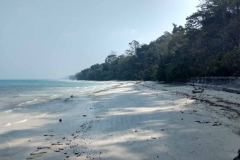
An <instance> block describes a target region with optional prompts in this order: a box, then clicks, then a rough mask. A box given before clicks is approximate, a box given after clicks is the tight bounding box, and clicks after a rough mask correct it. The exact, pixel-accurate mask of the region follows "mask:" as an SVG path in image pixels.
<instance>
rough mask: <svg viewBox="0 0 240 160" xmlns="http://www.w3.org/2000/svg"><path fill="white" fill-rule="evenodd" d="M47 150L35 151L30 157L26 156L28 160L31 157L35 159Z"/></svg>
mask: <svg viewBox="0 0 240 160" xmlns="http://www.w3.org/2000/svg"><path fill="white" fill-rule="evenodd" d="M45 153H47V152H33V153H31V154H30V157H28V158H26V160H30V159H34V158H36V157H40V156H42V155H44V154H45Z"/></svg>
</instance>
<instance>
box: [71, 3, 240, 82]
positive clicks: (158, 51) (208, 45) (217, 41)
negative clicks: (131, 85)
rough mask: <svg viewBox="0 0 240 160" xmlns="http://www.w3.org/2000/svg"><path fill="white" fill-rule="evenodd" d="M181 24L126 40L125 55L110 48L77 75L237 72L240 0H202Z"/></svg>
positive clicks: (170, 77)
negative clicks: (149, 37) (152, 36)
mask: <svg viewBox="0 0 240 160" xmlns="http://www.w3.org/2000/svg"><path fill="white" fill-rule="evenodd" d="M198 8H199V9H198V11H197V12H196V13H193V14H192V15H190V16H188V17H187V18H186V20H187V22H186V24H185V26H178V25H176V24H173V30H172V32H171V33H169V32H164V34H163V35H162V36H160V37H159V38H157V39H156V40H154V41H152V42H150V44H148V45H147V44H142V45H140V43H139V42H138V41H136V40H133V41H132V42H130V43H129V49H128V50H126V52H125V54H122V55H119V56H117V53H116V52H114V51H112V52H111V53H110V54H109V55H108V56H107V57H106V59H105V63H102V64H95V65H92V66H91V67H90V68H87V69H84V70H82V71H81V72H79V73H77V74H76V75H75V76H76V78H77V79H78V80H158V81H167V82H173V81H186V80H187V79H188V78H190V77H198V76H238V75H240V0H202V1H201V3H200V5H199V6H198Z"/></svg>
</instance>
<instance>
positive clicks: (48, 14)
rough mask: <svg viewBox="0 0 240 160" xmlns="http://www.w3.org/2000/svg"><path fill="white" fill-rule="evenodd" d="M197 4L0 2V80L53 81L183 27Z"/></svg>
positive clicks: (166, 0)
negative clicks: (131, 44)
mask: <svg viewBox="0 0 240 160" xmlns="http://www.w3.org/2000/svg"><path fill="white" fill-rule="evenodd" d="M199 3H200V2H199V0H0V79H59V78H63V77H66V76H68V75H73V74H75V73H77V72H80V71H81V70H83V69H85V68H88V67H90V66H91V65H93V64H96V63H99V64H100V63H103V62H104V60H105V58H106V57H107V55H109V53H110V52H111V51H115V52H117V55H121V54H124V52H125V50H127V49H128V48H129V46H128V43H129V42H131V41H132V40H137V41H138V42H139V43H140V44H143V43H145V44H149V43H150V42H151V41H154V40H156V39H157V38H158V37H160V36H161V35H162V34H163V33H164V32H165V31H169V32H171V31H172V29H173V25H172V23H175V24H177V25H183V26H184V24H185V23H186V17H187V16H190V15H191V14H192V13H194V12H196V11H197V8H196V6H197V5H198V4H199Z"/></svg>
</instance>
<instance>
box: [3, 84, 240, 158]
mask: <svg viewBox="0 0 240 160" xmlns="http://www.w3.org/2000/svg"><path fill="white" fill-rule="evenodd" d="M192 89H193V87H191V86H187V85H169V84H158V83H157V82H134V81H127V82H120V81H119V82H118V81H116V82H114V83H112V85H111V86H110V85H109V86H108V87H105V88H104V89H99V90H94V91H92V92H88V93H87V94H85V95H81V96H79V95H74V96H73V98H70V97H69V98H66V97H64V98H62V99H60V100H57V101H51V103H47V104H46V106H45V107H46V108H47V107H49V106H51V108H55V109H54V110H52V112H50V113H47V114H45V112H40V111H39V114H37V115H38V116H33V117H32V118H31V119H30V120H24V119H23V120H21V121H18V123H17V125H13V124H11V125H10V124H9V125H8V124H4V128H3V129H2V130H1V132H0V142H1V143H0V157H1V158H0V159H1V160H12V159H26V160H30V159H39V160H45V159H48V160H59V159H69V160H74V159H102V160H112V159H113V160H122V159H131V160H148V159H152V160H154V159H162V160H180V159H182V160H193V159H194V160H207V159H213V160H226V159H233V158H234V157H235V156H237V150H238V149H239V147H240V146H239V144H240V120H239V114H238V112H239V103H240V100H239V95H238V94H234V93H227V92H223V91H217V90H213V89H207V88H206V89H205V90H204V92H203V93H196V94H193V93H192ZM69 96H70V95H69ZM19 114H20V113H19ZM20 116H21V115H20ZM60 119H61V122H60V121H59V120H60Z"/></svg>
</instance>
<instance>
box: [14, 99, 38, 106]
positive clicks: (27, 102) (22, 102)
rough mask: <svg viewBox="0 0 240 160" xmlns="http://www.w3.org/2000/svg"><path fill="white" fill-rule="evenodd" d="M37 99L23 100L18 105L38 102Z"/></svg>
mask: <svg viewBox="0 0 240 160" xmlns="http://www.w3.org/2000/svg"><path fill="white" fill-rule="evenodd" d="M36 101H37V99H34V100H31V101H26V102H22V103H20V104H18V105H17V106H22V105H24V104H29V103H33V102H36Z"/></svg>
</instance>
